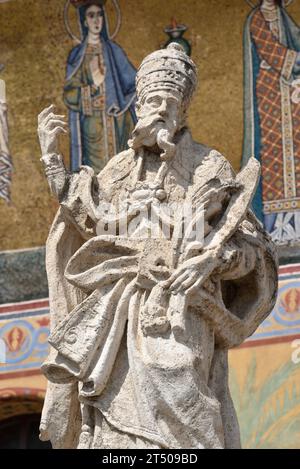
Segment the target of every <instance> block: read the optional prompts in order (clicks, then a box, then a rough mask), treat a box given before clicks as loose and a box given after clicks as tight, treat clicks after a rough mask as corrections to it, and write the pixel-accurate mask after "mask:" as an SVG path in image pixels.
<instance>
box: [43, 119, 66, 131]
mask: <svg viewBox="0 0 300 469" xmlns="http://www.w3.org/2000/svg"><path fill="white" fill-rule="evenodd" d="M66 125H67V123H66V122H65V121H63V120H61V119H50V120H49V121H48V123H47V124H46V125H45V128H46V130H51V129H53V127H58V126H60V127H65V126H66Z"/></svg>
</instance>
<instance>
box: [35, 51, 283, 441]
mask: <svg viewBox="0 0 300 469" xmlns="http://www.w3.org/2000/svg"><path fill="white" fill-rule="evenodd" d="M196 81H197V78H196V69H195V65H194V64H193V62H192V61H191V59H189V58H188V57H187V56H186V55H185V53H184V52H183V50H182V49H181V48H180V47H178V46H177V45H174V44H173V45H171V46H169V47H168V49H164V50H161V51H157V52H155V53H154V54H151V55H150V56H148V57H147V58H146V59H145V60H144V61H143V63H142V65H141V67H140V69H139V72H138V76H137V93H138V103H137V113H138V119H139V120H138V123H137V125H136V128H135V130H134V132H133V135H132V139H131V141H130V142H129V145H130V148H129V150H127V151H125V152H123V153H121V154H119V155H116V156H115V157H114V158H113V159H112V160H111V161H110V162H109V163H108V164H107V166H106V167H105V168H104V169H103V171H102V172H101V173H100V174H99V175H98V176H95V174H94V172H93V170H92V169H91V168H89V167H81V169H80V171H79V172H78V173H74V174H71V173H69V172H68V171H66V169H65V167H64V164H63V160H62V157H61V156H60V154H59V153H58V148H57V136H58V134H59V133H60V132H62V131H63V129H64V126H65V124H64V121H63V118H62V117H61V116H56V115H55V114H54V113H53V111H54V109H53V107H50V108H48V109H46V110H45V111H43V112H42V113H41V114H40V116H39V137H40V142H41V148H42V161H43V163H44V165H45V170H46V175H47V178H48V181H49V185H50V188H51V190H52V192H53V194H54V195H55V196H56V197H57V198H58V200H59V202H60V209H59V211H58V213H57V216H56V218H55V221H54V223H53V226H52V228H51V232H50V234H49V238H48V242H47V272H48V280H49V289H50V305H51V335H50V339H49V342H50V344H51V353H50V356H49V358H48V360H47V361H46V362H45V363H44V365H43V367H42V369H43V372H44V373H45V375H46V376H47V378H48V380H49V385H48V390H47V396H46V400H45V405H44V410H43V415H42V421H41V438H42V439H50V440H51V442H52V445H53V447H54V448H74V447H78V448H238V447H239V446H240V437H239V427H238V422H237V418H236V414H235V410H234V407H233V404H232V400H231V397H230V393H229V389H228V363H227V353H228V349H229V348H230V347H234V346H237V345H239V344H241V343H242V342H243V341H244V340H245V339H246V338H247V337H248V336H249V335H251V334H252V333H253V332H254V331H255V329H256V328H257V326H258V325H259V324H260V323H261V322H262V321H263V320H264V319H265V318H266V316H267V315H268V313H269V312H270V311H271V309H272V307H273V305H274V302H275V299H276V292H277V260H276V255H275V251H274V246H273V244H272V242H271V241H270V238H269V237H268V235H267V234H266V233H265V232H264V230H263V228H262V226H261V224H260V223H259V222H258V220H257V219H256V218H255V216H254V215H253V214H252V212H251V210H250V209H249V207H250V204H251V199H252V197H253V195H254V192H255V188H256V184H257V180H258V175H259V164H258V162H257V161H256V160H254V159H252V160H250V162H249V164H248V166H247V167H246V168H244V170H243V171H242V172H241V173H239V174H238V175H237V176H235V174H234V172H233V170H232V168H231V166H230V164H229V163H228V161H227V160H226V159H225V158H224V157H223V156H222V155H221V154H220V153H218V152H217V151H216V150H213V149H210V148H208V147H206V146H204V145H201V144H198V143H196V142H194V141H193V140H192V137H191V134H190V132H189V130H188V128H187V127H186V112H187V108H188V105H189V102H190V99H191V97H192V94H193V91H194V88H195V86H196ZM183 203H185V204H186V206H188V207H190V208H191V207H192V208H193V210H194V211H193V214H192V218H191V219H190V220H189V223H190V228H193V226H194V225H195V223H196V221H197V223H198V222H199V220H200V221H201V213H202V214H204V221H205V223H204V224H202V225H201V223H200V224H197V225H195V226H197V227H198V228H199V229H198V231H197V230H194V232H193V230H192V231H191V232H193V236H188V230H186V229H185V230H184V232H183V236H182V237H180V236H179V235H178V233H180V230H178V228H179V227H180V226H181V223H182V219H181V217H180V210H179V208H178V207H181V206H182V204H183ZM176 204H177V205H176ZM174 206H175V207H177V208H176V209H175V210H174ZM201 207H202V208H203V210H202V212H201V210H200V208H201ZM149 213H151V214H153V213H154V214H155V216H154V217H152V218H150V219H149ZM157 220H160V222H159V224H157ZM124 226H125V228H126V229H127V233H125V235H124V231H123V229H124ZM184 226H185V228H186V226H187V225H184ZM105 227H106V228H107V229H108V231H105ZM201 227H202V228H203V235H204V239H202V240H201V236H200V234H201V233H199V230H200V231H201ZM149 231H150V232H151V236H150V237H147V235H148V234H149ZM168 232H169V235H166V233H168ZM153 233H155V236H154V235H153ZM201 241H203V242H201Z"/></svg>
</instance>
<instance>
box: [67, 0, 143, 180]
mask: <svg viewBox="0 0 300 469" xmlns="http://www.w3.org/2000/svg"><path fill="white" fill-rule="evenodd" d="M111 1H113V4H114V6H115V9H116V13H117V16H118V21H117V26H116V30H115V32H114V33H113V34H110V31H109V23H108V18H107V15H106V10H105V3H106V1H105V0H68V1H67V3H66V5H65V14H64V18H65V24H66V29H67V31H68V33H69V34H70V35H71V37H72V38H73V40H77V45H76V46H75V47H74V48H73V49H72V50H71V52H70V54H69V57H68V61H67V70H66V80H65V85H64V93H63V94H64V102H65V105H66V106H67V108H68V110H69V126H70V140H71V141H70V145H71V170H72V171H75V170H77V169H78V167H79V166H80V165H81V164H84V165H88V166H91V167H92V168H93V169H94V170H95V172H96V173H98V172H99V171H100V170H101V169H102V168H103V167H104V166H105V164H106V163H107V162H108V160H109V159H110V158H111V157H112V156H114V155H115V154H117V153H119V152H120V151H122V150H125V149H126V148H127V141H128V139H129V136H130V134H131V132H132V130H133V128H134V125H135V123H136V114H135V100H136V93H135V76H136V69H135V68H134V66H133V65H132V64H131V62H130V61H129V59H128V57H127V55H126V53H125V52H124V50H123V49H122V48H121V47H120V46H119V45H118V44H116V43H115V42H114V41H113V40H112V38H114V37H115V36H116V33H117V31H118V29H119V27H120V23H121V16H120V8H119V5H118V2H117V0H111ZM71 7H75V8H76V10H77V15H78V24H79V28H80V39H79V38H77V37H76V36H75V35H74V34H73V33H72V31H71V28H70V23H69V19H68V15H69V10H70V8H71Z"/></svg>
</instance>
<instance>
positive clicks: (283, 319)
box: [248, 264, 300, 342]
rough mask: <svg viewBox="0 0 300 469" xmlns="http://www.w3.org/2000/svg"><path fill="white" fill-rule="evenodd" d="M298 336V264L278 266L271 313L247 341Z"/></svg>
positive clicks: (299, 322)
mask: <svg viewBox="0 0 300 469" xmlns="http://www.w3.org/2000/svg"><path fill="white" fill-rule="evenodd" d="M298 335H299V337H300V264H291V265H285V266H281V267H280V268H279V282H278V297H277V301H276V304H275V306H274V308H273V311H272V312H271V314H270V315H269V316H268V317H267V319H265V321H264V322H263V323H262V324H261V325H260V326H259V327H258V329H257V330H256V332H255V334H253V336H251V337H250V339H248V342H249V341H258V340H259V341H261V340H265V339H276V338H280V337H287V338H289V337H290V338H291V340H292V337H294V336H298Z"/></svg>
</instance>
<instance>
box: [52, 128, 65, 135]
mask: <svg viewBox="0 0 300 469" xmlns="http://www.w3.org/2000/svg"><path fill="white" fill-rule="evenodd" d="M49 133H50V134H51V135H58V134H61V133H64V134H67V133H68V131H67V130H66V129H64V128H63V127H61V126H58V127H55V128H54V129H52V130H50V132H49Z"/></svg>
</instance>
